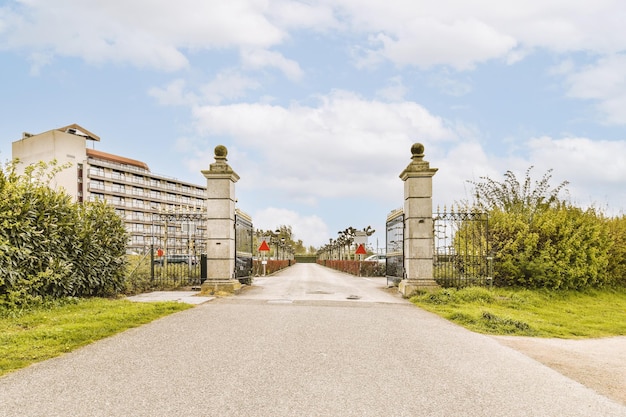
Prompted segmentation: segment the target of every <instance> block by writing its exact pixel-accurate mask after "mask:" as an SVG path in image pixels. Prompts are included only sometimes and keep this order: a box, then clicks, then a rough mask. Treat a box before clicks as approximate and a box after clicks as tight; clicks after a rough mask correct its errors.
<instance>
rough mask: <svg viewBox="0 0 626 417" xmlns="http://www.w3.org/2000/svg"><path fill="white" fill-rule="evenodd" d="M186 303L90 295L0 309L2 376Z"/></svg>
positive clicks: (178, 309) (0, 367)
mask: <svg viewBox="0 0 626 417" xmlns="http://www.w3.org/2000/svg"><path fill="white" fill-rule="evenodd" d="M190 307H191V306H190V305H188V304H181V303H174V302H162V303H133V302H130V301H127V300H109V299H102V298H90V299H77V300H74V301H71V302H66V303H63V302H61V303H57V304H56V305H54V306H49V307H46V308H39V309H34V310H32V311H26V312H19V313H16V312H12V311H3V312H2V313H3V314H2V315H1V316H0V375H4V374H6V373H8V372H11V371H13V370H16V369H19V368H23V367H26V366H28V365H30V364H32V363H35V362H40V361H43V360H46V359H50V358H53V357H55V356H59V355H61V354H63V353H65V352H69V351H71V350H74V349H76V348H78V347H81V346H84V345H87V344H89V343H92V342H95V341H96V340H100V339H103V338H105V337H108V336H111V335H113V334H116V333H119V332H122V331H124V330H127V329H129V328H132V327H137V326H140V325H142V324H145V323H148V322H151V321H153V320H155V319H157V318H159V317H162V316H165V315H168V314H171V313H174V312H177V311H181V310H185V309H187V308H190Z"/></svg>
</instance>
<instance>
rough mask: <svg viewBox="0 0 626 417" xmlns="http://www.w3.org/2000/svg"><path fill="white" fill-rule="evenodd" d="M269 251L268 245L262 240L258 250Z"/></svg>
mask: <svg viewBox="0 0 626 417" xmlns="http://www.w3.org/2000/svg"><path fill="white" fill-rule="evenodd" d="M269 251H270V247H269V246H268V244H267V242H266V241H263V243H261V246H259V252H269Z"/></svg>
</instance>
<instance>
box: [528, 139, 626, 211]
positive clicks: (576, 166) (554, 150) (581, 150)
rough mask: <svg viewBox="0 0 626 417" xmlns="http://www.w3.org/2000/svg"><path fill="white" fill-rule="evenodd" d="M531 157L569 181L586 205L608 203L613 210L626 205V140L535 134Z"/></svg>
mask: <svg viewBox="0 0 626 417" xmlns="http://www.w3.org/2000/svg"><path fill="white" fill-rule="evenodd" d="M528 146H529V150H530V155H529V159H530V160H531V161H533V164H534V165H536V166H537V168H539V169H543V170H544V171H545V170H547V169H551V168H552V169H554V177H555V178H558V179H559V180H560V181H563V180H567V181H569V185H568V187H567V188H568V189H569V190H570V194H571V197H572V199H573V201H574V202H575V203H577V204H579V205H582V206H592V205H595V206H600V207H605V206H606V207H607V208H608V209H609V210H610V211H611V212H618V211H620V210H624V208H626V194H624V193H623V192H622V188H623V185H624V184H626V141H606V140H591V139H589V138H576V137H567V138H562V139H554V138H550V137H541V138H534V139H531V140H529V142H528Z"/></svg>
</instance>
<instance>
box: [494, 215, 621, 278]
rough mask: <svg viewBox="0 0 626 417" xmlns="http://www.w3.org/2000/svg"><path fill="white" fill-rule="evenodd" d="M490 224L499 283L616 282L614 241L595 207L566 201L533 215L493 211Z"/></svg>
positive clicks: (495, 269)
mask: <svg viewBox="0 0 626 417" xmlns="http://www.w3.org/2000/svg"><path fill="white" fill-rule="evenodd" d="M489 228H490V233H491V244H492V250H493V253H494V284H496V285H499V286H522V287H526V288H550V289H580V288H584V287H589V286H590V287H598V286H602V285H605V284H608V283H611V276H610V275H609V274H608V273H607V266H608V264H609V249H610V248H611V246H612V244H611V240H610V238H609V233H608V227H607V224H606V222H605V220H604V219H603V218H602V217H601V216H599V215H597V214H596V213H595V211H594V210H586V211H583V210H582V209H579V208H576V207H572V206H569V205H566V204H561V205H559V206H558V207H552V208H546V209H544V210H541V211H538V212H536V213H534V215H533V216H532V217H531V218H527V217H525V216H523V215H522V214H520V213H505V212H502V211H500V210H493V211H492V212H491V213H490V222H489Z"/></svg>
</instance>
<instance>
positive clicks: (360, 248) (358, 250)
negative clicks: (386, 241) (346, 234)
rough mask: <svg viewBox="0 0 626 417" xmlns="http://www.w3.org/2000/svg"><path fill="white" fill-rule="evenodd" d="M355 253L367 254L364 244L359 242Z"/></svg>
mask: <svg viewBox="0 0 626 417" xmlns="http://www.w3.org/2000/svg"><path fill="white" fill-rule="evenodd" d="M355 253H356V254H357V255H367V251H366V250H365V246H364V245H363V244H362V243H361V244H360V245H359V247H358V248H357V250H356V252H355Z"/></svg>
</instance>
